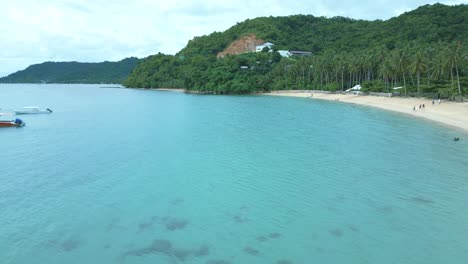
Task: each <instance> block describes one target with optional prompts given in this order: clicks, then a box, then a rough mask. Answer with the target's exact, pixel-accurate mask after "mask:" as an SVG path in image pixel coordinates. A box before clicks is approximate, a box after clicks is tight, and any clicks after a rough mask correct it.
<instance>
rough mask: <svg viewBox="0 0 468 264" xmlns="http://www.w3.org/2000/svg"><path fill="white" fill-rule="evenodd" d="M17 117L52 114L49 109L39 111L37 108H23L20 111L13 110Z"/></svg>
mask: <svg viewBox="0 0 468 264" xmlns="http://www.w3.org/2000/svg"><path fill="white" fill-rule="evenodd" d="M13 112H15V114H17V115H26V114H50V113H52V110H50V109H49V108H46V109H45V110H41V109H40V108H39V107H37V106H27V107H24V108H23V109H22V110H15V111H13Z"/></svg>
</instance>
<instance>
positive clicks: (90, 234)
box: [0, 85, 468, 264]
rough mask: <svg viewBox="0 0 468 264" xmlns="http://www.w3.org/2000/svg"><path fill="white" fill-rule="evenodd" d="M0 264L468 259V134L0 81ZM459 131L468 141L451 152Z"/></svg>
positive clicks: (277, 105)
mask: <svg viewBox="0 0 468 264" xmlns="http://www.w3.org/2000/svg"><path fill="white" fill-rule="evenodd" d="M27 105H40V106H42V107H50V108H51V109H52V110H54V113H53V114H51V115H37V116H32V115H28V116H22V118H23V120H24V121H26V123H27V126H26V127H23V128H18V129H17V128H7V129H6V128H4V129H1V130H0V142H1V150H2V151H0V262H1V263H7V264H31V263H34V264H55V263H56V264H63V263H80V264H81V263H100V264H106V263H123V264H137V263H141V264H146V263H188V264H191V263H193V264H199V263H200V264H201V263H203V264H205V263H206V264H227V263H232V264H234V263H260V264H263V263H265V264H267V263H270V264H288V263H289V264H291V263H294V264H298V263H303V264H309V263H351V264H354V263H372V264H373V263H379V264H387V263H388V264H390V263H399V264H406V263H407V264H418V263H420V264H432V263H434V264H435V263H451V264H458V263H460V264H465V263H468V136H467V135H466V134H462V133H461V132H458V131H455V130H452V129H449V128H446V127H443V126H439V125H436V124H433V123H429V122H427V121H423V120H418V119H412V118H409V117H406V116H403V115H399V114H394V113H390V112H384V111H380V110H377V109H372V108H365V107H359V106H353V105H347V104H341V103H335V102H323V101H314V100H310V99H298V98H278V97H266V96H265V97H261V96H196V95H186V94H179V93H174V92H156V91H144V90H127V89H103V88H99V86H98V85H0V107H1V108H3V109H4V110H5V109H14V108H17V107H23V106H27ZM455 136H460V137H461V138H462V139H463V140H462V141H460V142H457V143H455V142H453V141H451V138H453V137H455Z"/></svg>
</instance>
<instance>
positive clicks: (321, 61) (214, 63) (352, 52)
mask: <svg viewBox="0 0 468 264" xmlns="http://www.w3.org/2000/svg"><path fill="white" fill-rule="evenodd" d="M466 18H468V6H467V5H457V6H446V5H442V4H435V5H425V6H421V7H419V8H418V9H416V10H413V11H411V12H407V13H404V14H402V15H400V16H399V17H395V18H392V19H389V20H386V21H381V20H376V21H364V20H354V19H349V18H344V17H334V18H324V17H314V16H312V15H294V16H288V17H261V18H256V19H251V20H246V21H244V22H242V23H238V24H237V25H235V26H233V27H231V28H230V29H228V30H226V31H225V32H214V33H212V34H210V35H208V36H201V37H196V38H194V39H193V40H190V41H189V42H188V44H187V46H186V47H185V48H184V49H182V50H181V51H180V52H179V53H177V54H176V55H175V56H172V55H164V54H161V53H159V54H157V55H153V56H149V57H147V58H146V59H144V60H143V61H142V62H141V63H140V64H139V65H138V67H136V68H135V69H134V70H133V71H132V73H131V74H130V76H129V77H128V79H127V80H125V81H124V85H125V86H127V87H137V88H161V87H164V88H185V89H187V90H195V91H202V92H208V93H216V94H241V93H254V92H263V91H269V90H280V89H317V90H329V91H341V90H346V89H348V88H350V87H353V86H355V85H357V84H361V85H362V87H363V90H364V91H373V92H389V91H399V92H400V93H402V94H408V95H418V94H419V95H426V96H434V95H437V96H441V97H445V98H454V97H456V96H458V95H460V94H463V93H466V89H465V88H466V87H467V86H468V55H467V44H466V41H467V40H468V20H467V19H466ZM249 34H255V35H256V36H257V37H258V38H261V39H263V40H265V41H269V42H272V43H274V44H275V49H280V50H282V49H283V50H303V51H310V52H312V54H313V56H311V57H291V58H283V57H281V56H279V54H278V53H277V52H259V53H254V52H252V53H245V54H241V55H228V56H226V57H224V58H223V59H217V58H216V54H217V53H218V52H220V51H222V50H224V49H225V48H226V47H227V46H228V45H229V44H230V43H231V42H233V41H235V40H237V39H239V38H241V37H243V36H246V35H249ZM241 66H242V67H241ZM395 87H403V88H402V89H399V90H393V89H392V88H395Z"/></svg>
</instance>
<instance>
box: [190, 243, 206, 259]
mask: <svg viewBox="0 0 468 264" xmlns="http://www.w3.org/2000/svg"><path fill="white" fill-rule="evenodd" d="M209 254H210V247H209V246H207V245H201V246H200V247H199V248H197V249H195V250H194V251H193V255H194V256H195V257H204V256H208V255H209Z"/></svg>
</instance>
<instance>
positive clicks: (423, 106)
mask: <svg viewBox="0 0 468 264" xmlns="http://www.w3.org/2000/svg"><path fill="white" fill-rule="evenodd" d="M437 102H438V103H439V104H440V103H441V102H442V101H441V100H440V99H437ZM434 104H435V101H434V100H432V106H434ZM419 109H420V110H421V109H426V105H424V104H422V105H419ZM413 111H416V106H413Z"/></svg>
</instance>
